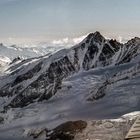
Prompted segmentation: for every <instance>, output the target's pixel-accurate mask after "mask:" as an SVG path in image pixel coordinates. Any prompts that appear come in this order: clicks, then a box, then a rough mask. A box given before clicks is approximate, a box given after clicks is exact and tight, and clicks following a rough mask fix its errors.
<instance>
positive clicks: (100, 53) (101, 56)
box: [0, 32, 140, 107]
mask: <svg viewBox="0 0 140 140" xmlns="http://www.w3.org/2000/svg"><path fill="white" fill-rule="evenodd" d="M139 45H140V39H139V38H134V39H132V40H130V41H129V42H128V43H126V44H124V45H123V44H120V43H118V42H117V41H116V40H106V39H105V38H104V37H103V36H102V35H101V34H100V33H99V32H95V33H94V34H93V33H91V34H89V35H88V36H87V37H86V38H85V39H84V40H83V41H82V42H81V43H79V44H78V45H76V46H74V47H72V48H70V49H63V50H60V51H58V52H57V53H55V54H53V55H50V56H43V57H39V58H35V59H27V60H24V61H22V62H20V63H18V64H16V65H13V66H11V67H10V68H9V69H8V72H9V73H8V74H7V75H6V76H3V77H1V83H2V84H1V85H0V93H1V94H0V96H2V97H5V96H8V97H9V98H10V99H11V102H10V103H9V104H7V105H5V106H6V107H23V106H26V105H28V104H30V103H32V102H34V101H42V100H48V99H50V98H51V97H52V96H53V95H55V94H56V92H57V90H58V89H59V88H61V83H62V80H63V79H65V78H67V77H68V76H70V75H73V74H74V73H77V72H79V71H84V70H86V71H87V70H89V69H93V68H97V67H98V68H99V67H105V66H108V65H114V66H115V65H120V64H123V63H127V62H130V61H132V60H133V59H134V58H135V57H136V56H137V55H138V54H139V48H140V47H139Z"/></svg>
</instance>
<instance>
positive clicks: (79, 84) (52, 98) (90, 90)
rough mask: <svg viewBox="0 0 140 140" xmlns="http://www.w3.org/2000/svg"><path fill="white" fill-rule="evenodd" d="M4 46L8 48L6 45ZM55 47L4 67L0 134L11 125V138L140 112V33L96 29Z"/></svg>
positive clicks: (0, 82) (0, 87)
mask: <svg viewBox="0 0 140 140" xmlns="http://www.w3.org/2000/svg"><path fill="white" fill-rule="evenodd" d="M1 48H2V49H3V50H5V48H6V47H4V46H3V45H2V44H1ZM12 49H13V48H12ZM15 49H17V50H16V51H18V52H20V50H18V48H16V47H15ZM36 49H38V48H36ZM45 49H46V48H45ZM45 51H46V50H45ZM45 51H44V52H43V54H45ZM3 52H4V51H3ZM21 52H24V49H23V50H22V51H21ZM33 52H35V51H34V50H33ZM38 52H39V53H40V50H39V51H38ZM46 52H47V51H46ZM52 52H53V51H52ZM52 52H51V54H46V55H42V54H41V56H39V57H36V56H37V55H36V56H34V53H29V54H32V55H31V56H32V57H35V58H29V59H25V60H17V61H14V62H13V63H10V64H9V65H8V66H7V67H6V69H4V71H3V74H2V76H1V77H0V110H1V114H0V115H1V116H2V118H4V120H3V124H1V128H0V129H1V132H2V134H1V133H0V136H3V137H4V136H5V135H7V132H6V131H4V130H7V129H11V130H8V132H9V133H8V136H9V137H11V138H12V137H13V138H14V137H15V136H14V135H13V134H14V133H15V132H17V135H16V136H18V137H20V138H23V137H24V138H27V137H28V136H29V131H28V130H31V129H33V128H34V129H37V128H44V127H45V128H47V129H51V128H55V127H56V126H57V125H59V124H61V123H63V122H66V121H71V120H81V119H82V120H89V121H91V120H93V119H95V120H96V119H107V118H108V119H114V118H118V117H121V116H122V115H124V114H127V113H130V112H134V111H139V105H140V94H139V90H140V88H139V84H140V38H138V37H135V38H133V39H131V40H129V41H128V42H127V43H124V44H122V43H120V42H118V41H116V40H114V39H105V38H104V37H103V36H102V35H101V34H100V33H99V32H95V33H90V34H89V35H88V36H87V37H86V38H85V39H83V40H82V41H81V42H80V43H79V44H76V45H75V46H73V47H71V48H68V49H66V48H64V49H61V50H59V51H57V52H55V53H52ZM12 53H13V52H12ZM12 53H11V52H9V57H13V56H12ZM23 54H26V53H23ZM13 55H14V54H13ZM39 55H40V54H39ZM7 57H8V56H7ZM14 57H15V56H14ZM13 128H14V129H13ZM23 129H24V131H23ZM27 129H28V130H27ZM50 137H51V136H50ZM52 137H54V136H52ZM91 138H92V137H91ZM97 138H98V136H97ZM45 139H47V137H45V138H44V140H45ZM48 140H52V139H51V138H50V139H49V138H48ZM80 140H83V139H82V137H81V138H80ZM116 140H117V139H116Z"/></svg>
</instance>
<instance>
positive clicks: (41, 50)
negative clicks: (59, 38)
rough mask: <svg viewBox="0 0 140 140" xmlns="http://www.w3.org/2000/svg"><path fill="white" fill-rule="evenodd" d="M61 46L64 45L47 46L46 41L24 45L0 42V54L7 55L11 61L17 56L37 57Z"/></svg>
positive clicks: (25, 57) (24, 57)
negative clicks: (8, 44) (9, 44)
mask: <svg viewBox="0 0 140 140" xmlns="http://www.w3.org/2000/svg"><path fill="white" fill-rule="evenodd" d="M62 48H64V46H55V45H54V46H49V45H47V43H39V44H37V45H25V46H16V45H11V46H6V45H4V44H2V43H1V44H0V56H2V57H7V58H9V59H10V60H11V61H12V60H13V59H15V58H17V57H21V58H23V59H27V58H32V57H39V56H42V55H46V54H51V53H53V52H55V51H58V50H60V49H62ZM0 58H1V57H0ZM0 60H1V59H0Z"/></svg>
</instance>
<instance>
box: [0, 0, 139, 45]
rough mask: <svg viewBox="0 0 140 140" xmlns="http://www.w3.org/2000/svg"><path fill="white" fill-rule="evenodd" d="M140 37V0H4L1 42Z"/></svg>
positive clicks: (0, 18)
mask: <svg viewBox="0 0 140 140" xmlns="http://www.w3.org/2000/svg"><path fill="white" fill-rule="evenodd" d="M95 31H100V32H101V34H103V35H104V36H106V37H109V38H119V39H122V38H129V37H133V36H139V37H140V0H0V42H13V43H22V42H36V41H37V42H43V41H44V42H45V41H52V42H54V43H59V42H64V43H65V42H68V40H70V39H71V40H74V39H78V38H81V37H83V36H84V35H86V34H88V33H90V32H95Z"/></svg>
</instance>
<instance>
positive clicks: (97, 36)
mask: <svg viewBox="0 0 140 140" xmlns="http://www.w3.org/2000/svg"><path fill="white" fill-rule="evenodd" d="M84 40H85V42H86V43H89V44H90V43H91V42H92V41H94V42H96V43H99V44H101V43H102V42H104V41H105V38H104V37H103V36H102V35H101V34H100V32H98V31H96V32H95V33H89V34H88V36H87V37H86V38H85V39H84Z"/></svg>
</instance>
